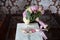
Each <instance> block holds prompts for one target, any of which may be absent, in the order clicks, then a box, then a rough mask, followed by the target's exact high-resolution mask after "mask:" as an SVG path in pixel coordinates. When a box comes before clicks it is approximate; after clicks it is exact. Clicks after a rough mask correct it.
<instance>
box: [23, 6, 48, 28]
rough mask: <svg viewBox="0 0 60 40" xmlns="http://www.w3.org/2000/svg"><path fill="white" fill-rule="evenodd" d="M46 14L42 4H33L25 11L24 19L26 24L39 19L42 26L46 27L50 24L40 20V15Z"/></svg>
mask: <svg viewBox="0 0 60 40" xmlns="http://www.w3.org/2000/svg"><path fill="white" fill-rule="evenodd" d="M43 14H44V10H43V7H42V6H37V5H33V6H30V7H28V8H27V9H26V10H25V11H24V12H23V21H24V23H25V24H29V23H30V22H33V21H37V22H38V23H39V24H40V25H41V26H40V27H41V28H42V27H44V28H46V27H47V26H48V25H47V24H45V23H44V22H42V21H41V20H40V17H41V16H42V15H43Z"/></svg>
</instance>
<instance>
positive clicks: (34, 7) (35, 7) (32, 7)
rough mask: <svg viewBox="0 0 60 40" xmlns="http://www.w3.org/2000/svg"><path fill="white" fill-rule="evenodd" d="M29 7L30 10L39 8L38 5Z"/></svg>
mask: <svg viewBox="0 0 60 40" xmlns="http://www.w3.org/2000/svg"><path fill="white" fill-rule="evenodd" d="M30 8H31V10H32V11H35V10H38V9H39V6H37V5H35V6H31V7H30Z"/></svg>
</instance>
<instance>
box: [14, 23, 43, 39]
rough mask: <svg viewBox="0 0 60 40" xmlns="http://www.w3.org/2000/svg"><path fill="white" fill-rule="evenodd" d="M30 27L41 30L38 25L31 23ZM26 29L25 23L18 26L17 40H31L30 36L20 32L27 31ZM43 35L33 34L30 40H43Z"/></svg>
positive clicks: (41, 33) (39, 33) (40, 33)
mask: <svg viewBox="0 0 60 40" xmlns="http://www.w3.org/2000/svg"><path fill="white" fill-rule="evenodd" d="M29 26H30V27H32V28H39V26H38V24H37V23H31V24H30V25H29ZM25 28H27V25H25V24H24V23H18V24H17V30H16V37H15V40H29V39H28V34H25V33H23V32H21V31H20V30H22V29H25ZM42 35H44V33H43V32H42V31H40V32H35V33H32V34H30V40H43V36H42Z"/></svg>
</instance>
